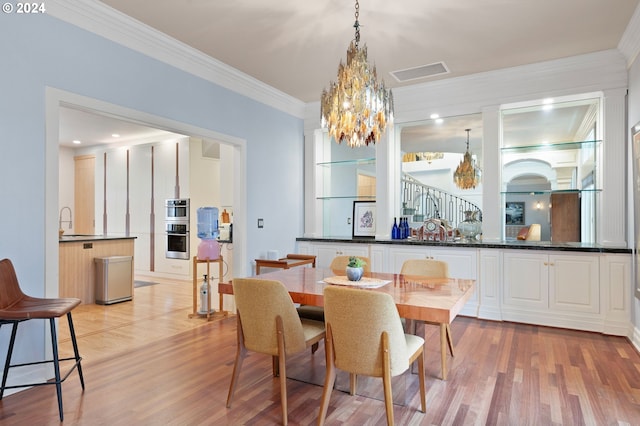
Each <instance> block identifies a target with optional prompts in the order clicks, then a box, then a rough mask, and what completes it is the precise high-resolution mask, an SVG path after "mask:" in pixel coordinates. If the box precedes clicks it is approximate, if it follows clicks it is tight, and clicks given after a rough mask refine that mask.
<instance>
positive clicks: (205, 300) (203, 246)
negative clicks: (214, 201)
mask: <svg viewBox="0 0 640 426" xmlns="http://www.w3.org/2000/svg"><path fill="white" fill-rule="evenodd" d="M218 234H219V230H218V209H217V208H216V207H200V208H199V209H198V238H200V240H201V241H200V244H198V260H217V259H219V258H220V245H219V243H218V240H217V238H218ZM221 278H222V277H221ZM209 292H211V285H210V284H209V277H208V276H207V275H206V274H205V275H204V279H203V281H202V286H201V287H200V311H199V313H200V314H208V313H209V312H211V311H212V309H211V307H210V306H209V296H208V293H209Z"/></svg>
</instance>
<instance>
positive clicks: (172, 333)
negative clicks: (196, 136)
mask: <svg viewBox="0 0 640 426" xmlns="http://www.w3.org/2000/svg"><path fill="white" fill-rule="evenodd" d="M134 301H135V302H134V303H130V304H126V303H123V304H118V305H112V306H107V307H105V306H99V305H82V306H80V307H78V308H77V309H76V310H74V320H75V325H76V329H77V333H78V339H79V347H80V352H81V354H82V356H83V358H84V360H83V370H84V373H85V383H86V390H85V391H84V392H82V391H81V388H80V383H79V380H78V378H77V374H75V373H73V374H72V375H71V376H70V377H69V379H68V380H67V381H66V382H65V383H64V384H63V400H64V412H65V422H64V424H65V425H92V426H93V425H131V424H136V425H180V426H182V425H214V424H215V425H273V424H280V421H281V412H280V393H279V392H280V390H279V382H278V379H277V378H274V377H273V376H272V374H271V359H270V357H268V356H264V355H260V354H253V353H252V354H250V355H249V356H248V357H247V358H246V360H245V363H244V365H243V369H242V371H241V374H240V380H239V384H238V390H237V392H236V397H235V399H234V401H233V404H232V407H231V408H229V409H227V408H226V407H225V403H226V397H227V391H228V386H229V381H230V377H231V371H232V369H233V361H234V357H235V351H236V322H235V317H233V316H228V317H224V316H223V315H222V314H216V316H215V318H214V320H213V321H209V322H207V321H206V320H205V319H202V318H193V319H189V318H188V314H189V313H191V303H192V299H191V285H190V283H186V284H185V283H181V282H172V281H170V280H168V281H166V282H161V283H159V284H156V285H152V286H146V287H141V288H137V289H136V295H135V299H134ZM127 303H128V302H127ZM65 323H66V321H65V320H61V321H60V336H61V352H63V353H66V354H69V353H71V344H70V341H69V338H68V331H67V329H66V324H65ZM451 331H452V334H453V339H454V342H455V345H456V356H455V357H449V359H448V362H449V364H450V372H449V377H448V380H447V381H442V380H440V379H439V376H440V351H439V339H438V329H437V328H436V327H431V328H428V329H427V331H426V334H425V335H426V341H427V347H426V349H425V369H426V382H427V412H426V413H424V414H423V413H421V412H420V411H419V410H418V408H419V405H420V404H419V396H418V391H417V377H415V374H408V375H407V376H406V377H404V378H402V377H401V378H398V379H397V380H396V378H394V380H396V381H395V382H394V387H396V388H399V389H397V390H396V389H394V392H395V393H396V395H394V396H397V397H398V399H400V400H401V402H402V404H396V405H394V415H395V418H396V423H397V424H399V425H513V424H517V425H542V424H544V425H577V424H587V425H592V424H593V425H600V424H603V425H604V424H620V425H635V424H640V356H639V355H638V353H637V352H636V351H635V349H634V348H633V346H632V345H631V344H630V343H629V342H628V341H627V339H625V338H620V337H613V336H604V335H601V334H597V333H587V332H580V331H572V330H562V329H554V328H547V327H536V326H531V325H525V324H514V323H501V322H491V321H482V320H477V319H472V318H464V317H459V318H457V319H456V320H455V321H454V322H453V324H452V326H451ZM288 362H289V363H290V365H291V367H288V371H289V372H290V373H291V374H292V375H299V376H301V375H302V372H304V375H305V377H307V378H308V379H309V381H315V382H319V383H322V380H323V374H324V348H323V345H320V350H318V352H316V353H315V354H314V355H311V354H310V352H309V351H306V352H304V353H302V354H300V355H296V356H293V357H290V358H289V359H288ZM287 387H288V400H289V401H288V402H289V423H290V424H291V425H309V424H314V423H315V420H316V417H317V414H318V409H319V406H320V398H321V395H322V387H321V386H317V385H314V384H311V383H308V382H302V381H298V380H292V379H289V380H288V381H287ZM381 388H382V384H381V382H380V381H377V380H369V381H365V380H361V381H360V382H359V388H358V395H354V396H350V395H349V394H348V393H345V392H341V391H338V390H334V391H333V392H332V394H331V400H330V403H329V410H328V418H327V425H344V424H349V425H351V424H353V425H356V424H357V425H383V424H385V412H384V402H383V401H382V400H380V399H375V398H369V397H365V396H363V395H362V394H365V393H367V394H371V395H376V394H379V393H380V392H379V391H380V389H381ZM0 423H1V424H2V425H3V426H4V425H24V424H37V425H54V424H56V425H57V424H59V421H58V414H57V403H56V397H55V389H54V388H53V387H39V388H33V389H29V390H26V391H22V392H19V393H16V394H13V395H10V396H5V398H3V400H1V401H0Z"/></svg>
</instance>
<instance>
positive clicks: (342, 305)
mask: <svg viewBox="0 0 640 426" xmlns="http://www.w3.org/2000/svg"><path fill="white" fill-rule="evenodd" d="M324 310H325V324H326V330H327V336H326V341H325V350H326V357H327V373H326V376H325V382H324V390H323V393H322V402H321V404H320V414H319V416H318V425H323V424H324V422H325V420H326V418H327V410H328V407H329V399H330V397H331V392H332V390H333V386H334V384H335V380H336V369H340V370H342V371H346V372H349V373H350V376H351V379H352V380H353V379H354V378H355V377H356V375H365V376H371V377H381V378H382V383H383V388H384V401H385V408H386V413H387V424H389V425H393V397H392V389H391V377H394V376H397V375H400V374H402V373H404V372H405V371H407V370H408V369H409V366H410V365H411V364H412V363H413V362H414V361H416V360H417V361H418V380H419V382H420V403H421V411H422V412H425V411H426V396H425V394H426V390H425V377H424V355H423V350H424V339H422V338H421V337H418V336H415V335H413V334H405V333H404V330H403V329H402V323H401V322H400V316H399V315H398V310H397V308H396V305H395V303H394V301H393V298H392V297H391V295H389V294H387V293H382V292H377V291H371V290H364V289H354V288H349V287H341V286H332V285H329V286H327V287H326V288H325V289H324ZM354 385H355V383H354V382H353V381H352V393H353V391H354V389H353V386H354Z"/></svg>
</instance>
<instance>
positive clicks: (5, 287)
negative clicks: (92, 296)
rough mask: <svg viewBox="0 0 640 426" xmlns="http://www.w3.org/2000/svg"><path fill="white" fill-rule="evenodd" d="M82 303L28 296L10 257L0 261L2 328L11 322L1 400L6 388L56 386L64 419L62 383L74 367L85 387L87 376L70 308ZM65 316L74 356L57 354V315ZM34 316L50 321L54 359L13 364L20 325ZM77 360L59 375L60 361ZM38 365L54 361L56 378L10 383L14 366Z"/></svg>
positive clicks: (0, 315) (61, 416)
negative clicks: (85, 375)
mask: <svg viewBox="0 0 640 426" xmlns="http://www.w3.org/2000/svg"><path fill="white" fill-rule="evenodd" d="M79 304H80V299H75V298H66V299H60V298H58V299H54V298H49V299H42V298H37V297H31V296H27V295H26V294H24V293H23V292H22V290H21V289H20V284H19V283H18V277H17V276H16V272H15V269H14V268H13V264H12V263H11V261H10V260H9V259H3V260H1V261H0V327H2V325H4V324H11V325H12V329H11V338H10V340H9V349H8V350H7V358H6V360H5V364H4V371H3V373H2V387H1V388H0V399H2V396H3V395H4V390H5V389H15V388H22V387H31V386H43V385H55V387H56V393H57V395H58V411H59V413H60V421H63V420H64V414H63V410H62V382H64V381H65V380H66V379H67V377H69V375H70V374H71V373H72V372H73V370H75V369H76V368H77V369H78V375H79V376H80V385H81V386H82V389H83V390H84V378H83V376H82V366H81V365H80V361H81V360H82V358H81V357H80V355H79V353H78V343H77V341H76V333H75V330H74V328H73V321H72V319H71V311H72V310H73V309H74V308H75V307H76V306H78V305H79ZM63 315H66V316H67V321H68V322H69V332H70V334H71V343H72V344H73V353H74V356H73V357H69V358H60V357H59V355H58V338H57V334H56V318H59V317H61V316H63ZM33 319H46V320H49V328H50V330H51V348H52V351H53V359H50V360H48V359H47V360H43V361H35V362H29V363H23V364H11V355H12V353H13V347H14V344H15V341H16V333H17V331H18V324H19V323H21V322H23V321H29V320H33ZM63 361H74V364H73V366H72V367H70V368H69V370H68V372H67V373H66V374H65V375H64V377H62V376H61V375H60V362H63ZM38 364H53V373H54V380H53V381H45V382H39V383H22V384H15V385H11V386H7V376H8V375H9V370H10V369H11V368H13V367H26V366H29V365H38Z"/></svg>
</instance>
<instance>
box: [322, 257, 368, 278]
mask: <svg viewBox="0 0 640 426" xmlns="http://www.w3.org/2000/svg"><path fill="white" fill-rule="evenodd" d="M350 257H351V256H336V257H334V258H333V260H332V261H331V265H329V268H330V269H331V270H332V271H333V273H334V274H336V275H344V273H345V272H344V271H345V269H347V264H349V258H350ZM356 257H357V258H359V259H362V260H364V262H365V263H366V265H364V266H363V267H362V271H363V272H365V273H367V272H371V261H370V260H369V258H368V257H365V256H356Z"/></svg>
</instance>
